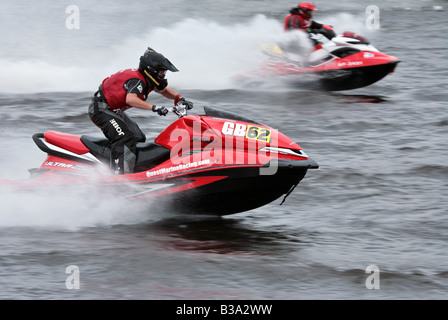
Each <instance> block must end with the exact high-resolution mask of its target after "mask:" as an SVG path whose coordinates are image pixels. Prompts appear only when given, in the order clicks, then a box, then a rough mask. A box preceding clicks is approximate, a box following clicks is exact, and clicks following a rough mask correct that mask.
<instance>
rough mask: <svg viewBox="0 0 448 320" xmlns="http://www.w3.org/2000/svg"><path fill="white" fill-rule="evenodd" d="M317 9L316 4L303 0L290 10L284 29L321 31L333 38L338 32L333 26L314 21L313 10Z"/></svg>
mask: <svg viewBox="0 0 448 320" xmlns="http://www.w3.org/2000/svg"><path fill="white" fill-rule="evenodd" d="M314 11H317V8H316V6H315V5H314V4H312V3H310V2H301V3H299V5H298V6H297V7H295V8H292V9H291V10H290V11H289V14H288V15H287V16H286V17H285V19H284V30H285V31H288V30H297V29H298V30H303V31H307V32H311V30H313V32H315V33H316V32H319V33H321V34H323V35H324V36H325V37H327V38H328V39H331V38H333V37H334V36H335V35H336V34H335V33H334V31H333V28H332V27H331V26H329V25H325V24H321V23H318V22H316V21H313V20H312V18H313V12H314Z"/></svg>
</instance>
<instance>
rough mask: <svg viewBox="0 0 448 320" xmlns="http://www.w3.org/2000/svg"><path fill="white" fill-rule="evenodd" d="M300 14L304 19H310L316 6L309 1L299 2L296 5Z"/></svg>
mask: <svg viewBox="0 0 448 320" xmlns="http://www.w3.org/2000/svg"><path fill="white" fill-rule="evenodd" d="M297 8H298V9H299V12H300V15H301V16H302V17H303V18H305V19H311V18H312V17H313V11H317V8H316V6H315V5H314V4H312V3H311V2H301V3H299V5H298V6H297Z"/></svg>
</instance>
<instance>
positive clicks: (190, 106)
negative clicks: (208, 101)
mask: <svg viewBox="0 0 448 320" xmlns="http://www.w3.org/2000/svg"><path fill="white" fill-rule="evenodd" d="M177 104H182V105H184V106H185V108H187V110H191V109H193V102H191V101H188V100H185V98H184V97H182V98H180V99H179V102H178V103H177Z"/></svg>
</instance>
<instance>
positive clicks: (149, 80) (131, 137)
mask: <svg viewBox="0 0 448 320" xmlns="http://www.w3.org/2000/svg"><path fill="white" fill-rule="evenodd" d="M167 70H170V71H172V72H176V71H179V70H178V69H177V68H176V67H175V66H174V65H173V64H172V63H171V62H170V61H169V60H168V59H167V58H165V57H164V56H163V55H162V54H160V53H158V52H156V51H154V50H153V49H151V48H148V50H146V51H145V53H144V54H143V56H141V57H140V64H139V68H138V69H126V70H122V71H119V72H117V73H115V74H113V75H111V76H110V77H107V78H106V79H104V80H103V82H102V84H101V85H100V87H99V90H98V91H97V92H96V93H95V95H94V97H93V99H92V103H91V104H90V105H89V116H90V119H91V120H92V122H93V123H94V124H95V125H96V126H98V127H99V128H100V129H101V130H102V131H103V133H104V135H105V136H106V138H108V139H109V141H110V148H111V158H110V164H111V168H112V170H113V171H114V173H115V174H128V173H133V172H134V167H135V161H136V151H137V147H136V145H137V142H144V141H145V140H146V137H145V134H144V133H143V132H142V131H141V130H140V128H139V127H138V125H137V123H136V122H135V121H133V120H132V119H131V118H130V117H129V116H128V115H127V114H126V113H125V110H127V109H129V108H131V107H134V108H140V109H148V110H152V111H153V112H157V113H158V114H159V115H160V116H166V114H167V113H168V109H167V108H165V107H163V106H156V105H155V104H151V103H149V102H146V99H147V97H148V94H149V93H150V92H151V91H153V90H154V91H156V92H157V93H160V94H161V95H163V96H164V97H165V98H167V99H171V100H174V105H178V104H182V105H185V106H186V108H187V109H191V108H193V103H192V102H190V101H187V100H185V98H184V97H182V96H181V95H180V94H178V93H177V92H176V91H174V90H173V89H171V88H168V87H167V85H168V82H167V80H166V79H165V74H166V71H167Z"/></svg>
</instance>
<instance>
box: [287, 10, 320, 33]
mask: <svg viewBox="0 0 448 320" xmlns="http://www.w3.org/2000/svg"><path fill="white" fill-rule="evenodd" d="M312 23H313V20H311V19H304V18H303V17H302V16H299V15H298V14H288V15H287V16H286V17H285V21H284V29H285V31H287V30H293V29H303V30H308V29H309V28H311V24H312Z"/></svg>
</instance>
